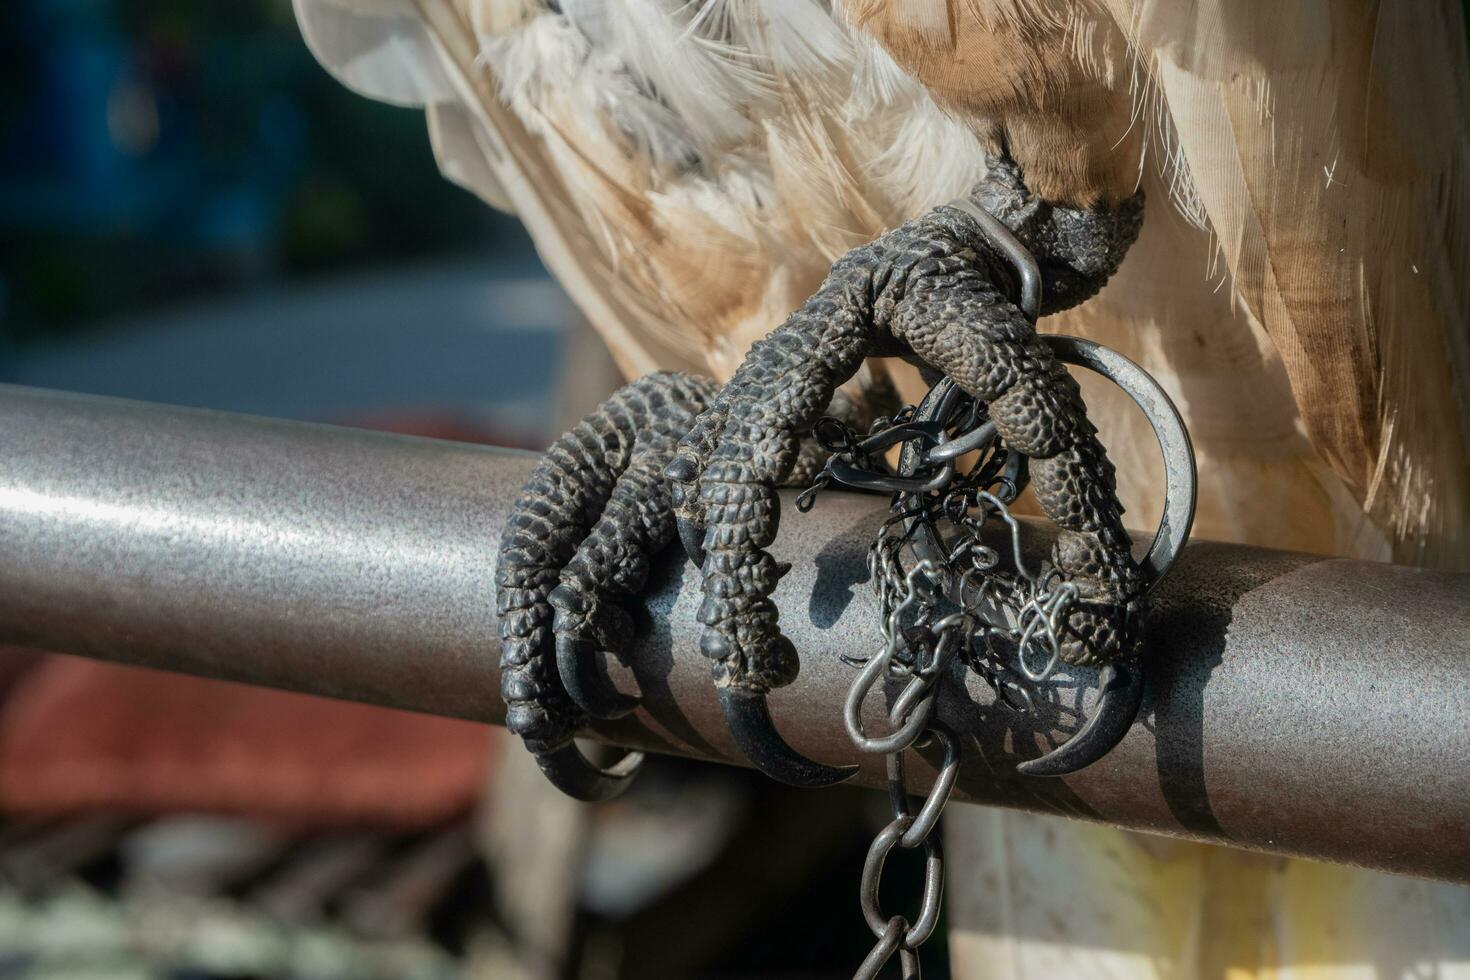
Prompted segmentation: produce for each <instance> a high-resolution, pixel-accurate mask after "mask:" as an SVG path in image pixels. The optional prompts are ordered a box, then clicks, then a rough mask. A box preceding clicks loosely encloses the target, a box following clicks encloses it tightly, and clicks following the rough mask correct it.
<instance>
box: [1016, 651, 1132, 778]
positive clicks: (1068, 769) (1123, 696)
mask: <svg viewBox="0 0 1470 980" xmlns="http://www.w3.org/2000/svg"><path fill="white" fill-rule="evenodd" d="M1097 680H1098V689H1099V691H1100V694H1099V696H1098V699H1097V707H1096V708H1094V709H1093V712H1092V716H1091V717H1089V718H1088V719H1087V723H1086V724H1085V725H1083V726H1082V730H1081V731H1079V732H1078V733H1077V734H1076V735H1073V736H1072V737H1071V738H1070V739H1068V740H1067V741H1066V742H1064V743H1062V744H1061V745H1059V746H1057V747H1056V748H1055V749H1053V750H1052V751H1051V752H1048V753H1047V754H1046V755H1044V756H1042V757H1041V758H1039V759H1032V760H1030V761H1029V762H1023V763H1021V764H1020V765H1018V766H1016V771H1017V772H1019V773H1021V774H1022V775H1024V776H1066V775H1068V774H1070V773H1074V772H1077V771H1079V770H1082V769H1085V768H1087V767H1088V766H1090V765H1092V764H1093V763H1094V762H1096V761H1098V760H1099V759H1101V758H1102V757H1103V756H1105V755H1107V754H1108V753H1109V752H1111V751H1112V750H1113V748H1114V747H1115V746H1116V745H1117V744H1118V743H1119V742H1121V741H1123V736H1125V735H1127V734H1128V729H1130V728H1132V727H1133V719H1134V718H1136V717H1138V709H1139V708H1140V707H1141V706H1142V704H1143V688H1144V675H1143V669H1142V667H1141V666H1140V665H1139V664H1136V663H1135V664H1109V665H1108V666H1106V667H1104V668H1103V669H1102V670H1101V671H1100V672H1099V673H1098V678H1097Z"/></svg>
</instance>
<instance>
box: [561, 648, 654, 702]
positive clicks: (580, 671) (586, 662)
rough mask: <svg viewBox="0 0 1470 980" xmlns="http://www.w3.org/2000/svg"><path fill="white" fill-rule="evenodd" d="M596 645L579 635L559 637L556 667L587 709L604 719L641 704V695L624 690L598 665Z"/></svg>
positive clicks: (573, 696)
mask: <svg viewBox="0 0 1470 980" xmlns="http://www.w3.org/2000/svg"><path fill="white" fill-rule="evenodd" d="M596 654H597V649H596V647H595V646H594V645H593V644H592V643H590V642H588V641H587V640H583V639H581V638H579V637H575V636H568V635H562V636H558V637H557V638H556V671H557V673H558V674H560V675H561V683H562V687H564V688H566V690H567V695H568V696H569V697H570V698H571V699H572V700H573V701H575V702H577V706H578V707H580V708H581V709H582V710H583V711H585V712H587V713H588V714H589V715H591V716H592V717H593V718H596V719H598V720H600V721H612V720H613V719H614V718H621V717H623V716H624V715H626V714H627V713H628V712H630V711H632V710H633V709H634V708H636V707H638V699H637V698H635V697H633V696H632V695H629V694H624V693H623V692H622V691H619V690H618V689H617V688H616V687H614V686H613V683H612V681H611V680H610V679H609V678H608V677H607V675H606V674H604V673H602V671H600V670H599V669H598V666H597V656H596Z"/></svg>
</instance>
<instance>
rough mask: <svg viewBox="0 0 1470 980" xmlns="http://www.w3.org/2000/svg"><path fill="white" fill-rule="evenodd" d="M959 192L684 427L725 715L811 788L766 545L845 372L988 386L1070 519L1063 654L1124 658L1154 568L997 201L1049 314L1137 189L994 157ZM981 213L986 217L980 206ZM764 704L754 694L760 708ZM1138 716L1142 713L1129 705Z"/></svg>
mask: <svg viewBox="0 0 1470 980" xmlns="http://www.w3.org/2000/svg"><path fill="white" fill-rule="evenodd" d="M959 203H960V205H961V206H944V207H939V208H936V209H934V210H933V211H931V212H929V213H928V214H926V215H924V216H923V217H921V218H919V219H917V220H915V221H913V222H910V223H909V224H907V225H904V226H902V227H901V228H898V229H896V230H894V231H892V232H889V233H888V234H886V235H884V236H882V237H881V238H879V239H877V240H875V241H874V242H872V243H870V244H868V245H865V246H862V247H861V248H858V249H855V250H854V251H852V252H850V253H848V255H846V256H844V257H843V258H842V259H841V260H839V261H838V262H837V263H836V264H835V265H834V266H833V268H832V272H831V274H830V275H829V276H828V278H827V280H826V282H824V283H823V285H822V287H821V289H820V290H819V291H818V292H817V293H816V294H815V295H814V296H813V297H812V298H811V299H810V300H808V301H807V303H806V304H804V305H803V306H802V307H801V308H800V309H799V310H797V311H796V312H795V313H793V314H792V315H791V317H790V318H789V319H788V320H787V321H786V322H785V323H784V324H783V325H782V326H781V327H780V328H778V329H777V330H776V331H774V332H773V333H772V334H770V335H769V336H768V337H766V338H765V339H763V340H761V341H760V342H758V343H757V344H755V345H754V346H753V347H752V349H751V351H750V354H749V355H748V356H747V358H746V360H745V362H744V363H743V364H742V365H741V367H740V368H739V370H738V371H737V372H736V373H735V375H734V377H733V378H732V379H731V381H730V383H729V384H728V385H726V386H725V387H724V388H723V389H722V390H721V391H720V392H719V393H718V395H717V396H716V397H715V399H714V401H713V402H712V403H711V404H710V405H709V406H708V407H707V408H706V409H705V410H704V411H703V412H702V413H701V414H700V415H699V417H698V418H697V419H696V420H695V423H694V425H693V427H692V428H691V430H690V432H689V433H688V434H687V435H686V436H685V437H684V438H683V439H682V440H681V441H680V443H679V447H678V450H677V453H676V455H675V456H674V459H673V461H672V462H671V464H670V465H669V467H668V468H667V469H666V470H665V474H666V475H667V476H668V477H669V479H670V480H671V481H673V482H674V485H675V486H674V493H673V499H674V505H675V510H676V513H677V514H678V517H679V520H680V524H681V537H682V538H683V540H684V542H685V545H686V547H687V548H688V550H689V552H690V556H691V558H692V559H693V560H694V561H695V562H696V563H697V564H699V565H700V566H701V568H702V570H703V576H704V579H703V589H704V602H703V605H702V606H701V608H700V615H699V620H700V622H701V623H702V624H703V625H704V627H705V631H704V636H703V638H702V640H701V644H700V649H701V650H702V651H703V653H704V654H705V655H706V656H707V657H709V658H710V659H711V660H712V661H714V663H713V675H714V678H715V682H716V684H717V686H718V687H719V688H720V690H721V691H722V697H724V698H725V699H726V700H730V701H735V702H737V703H738V705H739V706H740V707H742V708H743V710H738V711H736V710H731V709H730V707H729V706H728V705H727V718H728V720H729V721H730V722H731V724H732V727H734V729H735V733H736V738H737V741H739V742H740V743H741V745H742V746H755V747H757V749H760V750H769V751H750V749H749V748H747V751H748V753H749V754H750V755H751V756H752V761H754V762H755V763H756V764H757V765H758V766H759V767H760V768H762V769H763V770H765V771H766V772H768V773H769V774H770V775H772V776H774V777H775V778H777V779H782V780H783V781H787V782H794V783H798V784H812V783H823V782H830V781H832V780H833V779H835V778H837V777H839V776H840V775H841V773H840V771H837V770H831V769H830V768H828V767H819V766H816V764H814V763H810V762H809V761H808V760H802V759H801V758H800V757H799V756H795V754H794V753H792V752H791V751H790V750H789V749H787V748H785V745H784V743H783V742H782V741H781V740H780V737H779V735H777V734H776V733H775V732H774V730H773V729H771V728H770V725H769V714H768V713H767V712H765V711H764V710H763V709H764V700H763V699H764V697H765V695H766V693H767V692H768V691H769V690H770V689H772V688H775V687H779V686H781V685H783V684H786V683H789V682H790V680H791V679H792V678H793V677H794V676H795V673H796V670H797V666H798V663H797V656H796V651H795V650H794V649H793V647H792V645H791V644H790V642H789V641H787V640H786V638H785V637H783V636H782V635H781V632H780V627H779V624H778V615H777V610H776V607H775V604H774V603H773V602H772V601H771V594H772V592H773V591H774V589H775V587H776V583H777V582H778V581H779V579H780V578H781V576H782V575H783V574H784V573H785V571H786V569H785V568H783V567H782V566H781V565H780V564H779V563H777V562H776V561H775V559H774V558H772V556H771V555H770V553H769V552H768V551H767V548H768V547H769V545H770V544H771V542H772V541H773V540H774V538H775V535H776V530H777V527H778V524H779V520H780V511H779V499H778V497H777V495H776V489H775V488H776V487H777V486H778V485H779V484H780V483H781V482H782V481H783V480H784V479H785V478H786V477H787V476H788V475H789V474H790V472H791V471H792V469H793V466H794V464H795V462H796V460H797V458H798V445H799V444H798V439H797V434H798V433H801V432H806V431H810V429H811V427H812V426H813V425H814V424H815V423H816V422H817V420H818V418H819V417H820V414H821V412H822V409H823V407H824V406H825V405H826V404H827V402H828V400H829V399H830V397H831V395H832V393H833V391H834V389H835V388H836V386H837V385H839V384H841V383H842V382H844V381H845V380H846V379H848V378H849V377H851V376H852V375H853V373H854V372H855V371H857V369H858V367H859V366H860V365H861V363H862V362H863V360H864V359H865V358H866V357H869V356H875V355H881V354H892V353H903V354H906V355H907V356H910V357H912V358H914V359H916V360H918V361H920V362H921V363H922V364H923V365H924V366H926V367H928V368H930V369H932V370H933V371H934V372H936V373H938V374H942V375H945V376H948V377H949V378H951V379H953V381H954V382H955V383H956V384H957V385H958V386H959V387H960V388H961V389H962V390H964V391H965V392H966V393H968V394H969V395H971V396H972V397H974V398H975V399H977V400H979V401H981V402H984V403H985V404H986V406H987V408H988V412H989V417H990V420H991V422H993V423H994V425H995V427H996V430H997V432H998V435H999V437H1000V440H1001V442H1002V443H1003V445H1004V446H1005V447H1006V448H1007V449H1009V450H1011V451H1014V452H1017V453H1020V454H1022V455H1024V456H1026V457H1028V458H1029V460H1030V470H1031V475H1032V482H1033V486H1034V487H1035V489H1036V496H1037V500H1038V502H1039V503H1040V505H1041V507H1042V509H1043V511H1044V512H1045V513H1046V514H1047V516H1048V517H1050V518H1051V519H1052V520H1053V521H1054V522H1055V523H1056V524H1057V525H1058V526H1059V527H1060V529H1061V534H1060V537H1059V539H1058V541H1057V544H1056V547H1055V549H1054V552H1053V562H1054V565H1055V567H1056V569H1057V571H1058V573H1059V574H1060V575H1061V577H1062V579H1063V580H1064V581H1066V582H1069V583H1071V585H1072V587H1073V589H1074V590H1075V600H1074V601H1073V602H1072V603H1071V604H1070V606H1069V607H1068V609H1067V611H1066V613H1065V616H1064V617H1063V619H1064V622H1063V624H1062V627H1063V628H1062V630H1061V633H1062V635H1061V637H1060V643H1059V646H1060V652H1061V656H1062V658H1063V659H1064V660H1066V661H1068V662H1071V663H1076V664H1106V663H1116V662H1120V661H1125V660H1128V659H1129V658H1131V657H1133V656H1134V655H1135V654H1136V652H1137V649H1138V640H1139V625H1140V622H1141V619H1142V616H1143V612H1144V603H1143V598H1142V595H1143V591H1144V582H1143V579H1142V576H1141V574H1140V571H1139V567H1138V566H1137V564H1136V563H1135V562H1134V560H1133V557H1132V555H1131V554H1130V544H1131V543H1130V541H1129V538H1128V534H1127V532H1126V531H1125V530H1124V529H1123V525H1122V513H1123V508H1122V506H1121V505H1120V504H1119V502H1118V498H1117V495H1116V488H1115V482H1114V473H1113V467H1112V465H1111V464H1110V463H1109V462H1108V460H1107V456H1106V454H1105V452H1104V450H1103V447H1102V445H1101V444H1100V443H1099V441H1098V439H1097V436H1096V431H1095V429H1094V428H1093V427H1092V425H1091V424H1090V423H1089V422H1088V420H1087V415H1086V411H1085V409H1084V407H1083V404H1082V399H1081V394H1080V391H1079V389H1078V386H1077V384H1076V382H1075V381H1074V380H1073V379H1072V378H1071V376H1070V375H1068V374H1067V372H1066V370H1065V369H1064V367H1063V366H1062V364H1061V363H1060V362H1059V361H1058V359H1057V358H1056V357H1055V356H1054V355H1053V353H1052V350H1051V349H1050V347H1049V346H1048V344H1047V343H1046V342H1045V341H1044V340H1043V339H1042V338H1041V337H1039V336H1038V335H1037V333H1036V330H1035V327H1034V323H1033V320H1034V317H1035V314H1036V312H1037V311H1036V310H1035V309H1033V310H1031V311H1026V310H1023V309H1022V308H1021V305H1020V304H1022V303H1023V302H1025V301H1026V300H1025V295H1024V294H1025V293H1026V292H1027V285H1028V283H1027V282H1026V281H1024V278H1023V276H1021V275H1020V274H1019V272H1018V270H1017V266H1016V264H1015V262H1014V261H1013V258H1014V256H1013V254H1012V252H1011V251H1008V250H1007V248H1005V247H1003V245H1002V244H1001V243H1000V241H999V236H997V234H995V229H994V228H991V227H988V226H987V224H986V221H985V220H984V219H985V217H986V216H993V217H994V218H998V219H999V221H1000V222H1001V223H1002V224H1003V226H1004V230H1005V231H1007V232H1008V233H1009V235H1010V236H1013V237H1012V238H1011V241H1012V244H1015V242H1017V241H1019V245H1020V248H1021V249H1022V250H1024V251H1025V252H1026V253H1028V254H1029V255H1032V256H1034V257H1035V259H1036V269H1037V270H1038V271H1039V275H1036V276H1035V277H1034V279H1035V282H1034V286H1035V287H1036V288H1035V289H1034V291H1035V292H1038V293H1039V296H1033V297H1032V298H1031V301H1032V302H1033V303H1035V304H1036V305H1038V306H1039V308H1040V312H1042V313H1045V312H1054V311H1057V310H1060V309H1064V308H1066V307H1068V306H1071V305H1074V304H1075V303H1078V302H1081V301H1082V300H1084V299H1086V298H1088V297H1089V296H1091V295H1092V294H1094V293H1095V292H1097V290H1098V289H1100V288H1101V287H1102V285H1103V284H1104V283H1105V282H1106V280H1107V278H1108V277H1109V276H1110V275H1111V274H1112V272H1113V270H1114V269H1115V268H1116V267H1117V264H1118V263H1119V262H1120V261H1121V260H1122V257H1123V255H1124V253H1125V252H1126V250H1127V248H1128V246H1129V245H1131V243H1132V242H1133V240H1134V238H1136V236H1137V233H1138V228H1139V225H1140V221H1141V215H1142V200H1141V198H1139V197H1135V198H1133V199H1131V200H1129V201H1127V202H1124V203H1123V204H1121V205H1119V206H1117V207H1113V208H1106V209H1096V210H1076V209H1069V208H1062V207H1056V206H1053V205H1050V204H1048V203H1046V202H1044V201H1040V200H1038V199H1037V198H1035V197H1033V196H1032V195H1031V194H1030V193H1029V192H1028V191H1027V190H1026V188H1025V185H1024V183H1023V182H1022V180H1021V175H1020V174H1019V172H1018V171H1017V170H1016V168H1015V167H1014V166H1013V165H1011V164H1009V163H1007V162H1005V161H1001V162H999V163H998V164H997V165H996V166H994V167H993V168H992V173H991V175H990V176H989V177H988V178H987V180H986V182H985V183H984V184H983V185H981V186H980V187H979V188H977V190H976V191H975V192H974V194H973V195H972V196H971V197H970V198H969V199H968V200H966V201H964V202H959ZM977 209H980V210H981V214H980V215H979V216H977V215H976V213H975V212H976V210H977ZM753 704H754V705H755V706H756V707H757V708H759V709H761V710H750V709H751V706H752V705H753ZM1130 720H1131V716H1130Z"/></svg>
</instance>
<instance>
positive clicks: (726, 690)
mask: <svg viewBox="0 0 1470 980" xmlns="http://www.w3.org/2000/svg"><path fill="white" fill-rule="evenodd" d="M719 694H720V707H721V708H722V709H723V710H724V712H725V726H726V727H727V728H729V729H730V734H731V735H733V736H734V737H735V744H736V745H738V746H739V747H740V751H741V752H743V753H744V754H745V757H746V758H747V759H749V760H750V761H751V763H752V764H753V765H754V766H755V767H756V768H757V769H759V770H760V771H761V772H763V773H765V774H766V775H767V776H770V777H771V778H772V779H774V780H776V782H778V783H785V784H786V785H787V786H796V787H799V788H804V789H817V788H820V787H822V786H831V785H833V784H834V783H840V782H842V781H843V780H845V779H848V778H850V777H851V776H852V774H853V773H855V772H857V769H858V767H857V766H828V765H824V764H822V763H820V762H814V761H812V760H811V759H808V758H807V757H806V756H804V755H802V754H801V753H800V752H798V751H796V750H795V749H793V748H792V747H791V746H789V745H787V744H786V740H785V739H783V738H782V737H781V734H780V733H779V732H777V731H776V725H775V723H774V722H772V721H771V711H770V708H769V707H767V705H766V696H765V695H764V694H760V693H758V692H756V691H750V690H746V689H744V688H739V687H722V688H720V689H719Z"/></svg>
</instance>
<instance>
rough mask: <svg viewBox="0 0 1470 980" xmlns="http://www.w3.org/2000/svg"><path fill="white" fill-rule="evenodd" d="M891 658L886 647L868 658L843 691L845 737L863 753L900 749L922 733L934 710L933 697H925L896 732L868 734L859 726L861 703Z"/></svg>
mask: <svg viewBox="0 0 1470 980" xmlns="http://www.w3.org/2000/svg"><path fill="white" fill-rule="evenodd" d="M892 658H893V649H892V647H890V648H888V649H887V650H884V651H883V652H882V653H880V654H879V655H878V656H876V657H874V658H873V659H872V660H869V661H868V663H867V665H866V666H865V667H863V669H862V673H860V674H858V676H857V680H855V681H853V684H852V687H851V688H850V689H849V690H848V692H847V700H846V702H845V703H844V704H843V706H842V720H843V722H844V724H845V725H846V727H847V734H848V737H849V738H851V739H852V741H853V744H854V745H856V746H857V747H858V749H859V750H861V751H863V752H872V753H874V754H876V755H886V754H887V753H889V752H902V751H903V750H904V749H906V748H908V747H909V746H910V745H913V744H914V742H915V740H917V739H918V737H919V736H920V735H921V734H923V731H924V726H925V725H927V724H928V722H929V717H930V716H931V715H932V714H933V713H934V699H933V698H925V699H924V700H922V701H920V702H919V704H918V706H917V707H916V708H915V709H914V713H913V714H912V715H910V716H909V719H908V721H906V722H904V723H903V724H902V725H901V726H900V727H899V728H898V729H897V730H896V731H894V732H891V733H890V734H888V735H884V736H882V737H880V738H869V737H868V733H867V732H866V731H865V730H864V729H863V717H862V715H863V702H864V701H866V700H867V699H868V694H869V692H871V691H872V690H873V685H874V684H876V683H877V682H878V678H880V677H882V676H883V675H884V674H885V673H887V671H888V664H889V661H890V660H891V659H892ZM916 679H917V678H916Z"/></svg>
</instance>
